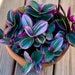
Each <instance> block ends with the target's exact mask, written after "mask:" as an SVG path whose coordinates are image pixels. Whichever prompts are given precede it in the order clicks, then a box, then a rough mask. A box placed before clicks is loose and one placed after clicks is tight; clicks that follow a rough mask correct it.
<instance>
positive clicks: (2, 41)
mask: <svg viewBox="0 0 75 75" xmlns="http://www.w3.org/2000/svg"><path fill="white" fill-rule="evenodd" d="M9 42H10V41H9V40H8V39H5V38H3V39H0V43H2V44H6V45H9Z"/></svg>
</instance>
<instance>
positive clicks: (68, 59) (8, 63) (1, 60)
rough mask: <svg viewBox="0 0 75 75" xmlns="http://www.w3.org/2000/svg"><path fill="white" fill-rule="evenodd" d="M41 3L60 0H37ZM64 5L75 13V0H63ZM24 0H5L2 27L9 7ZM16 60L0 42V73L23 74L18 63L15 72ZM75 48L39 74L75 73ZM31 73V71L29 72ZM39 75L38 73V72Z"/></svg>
mask: <svg viewBox="0 0 75 75" xmlns="http://www.w3.org/2000/svg"><path fill="white" fill-rule="evenodd" d="M36 1H37V2H39V3H53V4H57V2H58V0H36ZM61 1H62V3H61V4H62V6H63V8H64V9H65V11H66V13H67V9H68V7H69V6H71V7H72V13H75V0H61ZM23 2H24V0H3V2H2V5H1V7H0V28H2V29H4V24H5V20H6V14H7V12H8V10H9V9H14V8H17V7H19V6H22V5H23ZM13 65H14V61H13V60H12V59H11V57H9V55H8V54H7V52H6V49H5V46H4V45H1V44H0V75H23V73H22V71H21V67H20V66H19V65H18V64H17V63H16V66H15V68H14V73H13ZM74 70H75V48H73V47H70V48H69V50H68V51H67V52H66V54H65V55H64V56H63V58H62V59H61V60H60V61H59V62H58V63H57V64H56V67H55V70H54V66H49V67H46V68H43V70H42V71H41V73H40V74H39V75H53V72H55V73H54V75H75V71H74ZM31 72H33V71H31ZM29 75H30V73H29ZM36 75H38V74H36Z"/></svg>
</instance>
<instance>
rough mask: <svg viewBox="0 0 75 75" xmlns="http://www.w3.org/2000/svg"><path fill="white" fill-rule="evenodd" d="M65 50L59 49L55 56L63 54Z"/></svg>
mask: <svg viewBox="0 0 75 75" xmlns="http://www.w3.org/2000/svg"><path fill="white" fill-rule="evenodd" d="M62 52H63V50H62V49H59V50H58V51H57V52H55V53H54V56H60V55H61V54H62Z"/></svg>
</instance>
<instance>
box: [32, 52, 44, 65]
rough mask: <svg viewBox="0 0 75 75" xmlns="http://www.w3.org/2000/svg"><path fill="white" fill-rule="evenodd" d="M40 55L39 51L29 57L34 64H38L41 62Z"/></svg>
mask: <svg viewBox="0 0 75 75" xmlns="http://www.w3.org/2000/svg"><path fill="white" fill-rule="evenodd" d="M42 57H43V56H42V53H41V52H40V51H34V52H33V53H32V55H31V58H32V60H33V61H34V62H35V64H38V63H40V62H41V60H42Z"/></svg>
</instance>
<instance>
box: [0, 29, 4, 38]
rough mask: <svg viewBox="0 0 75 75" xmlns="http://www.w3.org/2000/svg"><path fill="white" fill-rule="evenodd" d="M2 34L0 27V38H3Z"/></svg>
mask: <svg viewBox="0 0 75 75" xmlns="http://www.w3.org/2000/svg"><path fill="white" fill-rule="evenodd" d="M3 35H4V33H3V30H2V29H0V39H2V38H3Z"/></svg>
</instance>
